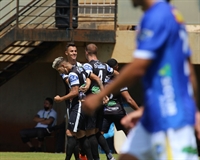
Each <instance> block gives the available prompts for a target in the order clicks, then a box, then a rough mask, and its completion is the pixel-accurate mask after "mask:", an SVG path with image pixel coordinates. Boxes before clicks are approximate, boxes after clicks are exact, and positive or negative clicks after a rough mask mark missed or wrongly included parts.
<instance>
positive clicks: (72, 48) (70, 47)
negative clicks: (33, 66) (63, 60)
mask: <svg viewBox="0 0 200 160" xmlns="http://www.w3.org/2000/svg"><path fill="white" fill-rule="evenodd" d="M65 54H66V56H67V59H68V61H71V60H76V58H77V48H76V45H75V44H74V43H72V42H70V43H68V44H67V45H66V50H65Z"/></svg>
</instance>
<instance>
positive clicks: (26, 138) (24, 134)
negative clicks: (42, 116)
mask: <svg viewBox="0 0 200 160" xmlns="http://www.w3.org/2000/svg"><path fill="white" fill-rule="evenodd" d="M20 136H21V139H22V142H23V143H26V144H27V145H28V146H29V151H31V152H33V151H35V147H34V146H33V145H32V143H31V141H30V139H31V138H35V137H37V130H36V129H35V128H30V129H23V130H21V131H20Z"/></svg>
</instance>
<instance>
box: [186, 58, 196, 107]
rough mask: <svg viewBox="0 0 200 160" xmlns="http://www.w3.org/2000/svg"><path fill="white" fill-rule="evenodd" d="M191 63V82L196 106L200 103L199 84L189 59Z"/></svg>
mask: <svg viewBox="0 0 200 160" xmlns="http://www.w3.org/2000/svg"><path fill="white" fill-rule="evenodd" d="M188 62H189V68H190V81H191V83H192V88H193V92H194V100H195V102H196V104H197V103H198V83H197V78H196V74H195V71H194V67H193V65H192V63H191V60H190V59H188Z"/></svg>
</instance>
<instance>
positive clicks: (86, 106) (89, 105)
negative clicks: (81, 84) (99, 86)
mask: <svg viewBox="0 0 200 160" xmlns="http://www.w3.org/2000/svg"><path fill="white" fill-rule="evenodd" d="M101 105H102V98H101V97H100V96H98V94H90V95H88V96H87V97H86V98H84V100H83V102H82V107H83V110H84V112H85V113H86V114H89V115H92V114H93V113H94V112H95V110H96V109H97V108H98V107H100V106H101Z"/></svg>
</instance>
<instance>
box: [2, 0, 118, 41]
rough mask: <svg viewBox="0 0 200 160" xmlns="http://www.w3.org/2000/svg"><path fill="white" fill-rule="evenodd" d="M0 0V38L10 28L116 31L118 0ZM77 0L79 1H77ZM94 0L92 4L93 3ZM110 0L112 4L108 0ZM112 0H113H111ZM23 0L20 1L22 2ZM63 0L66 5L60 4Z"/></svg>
mask: <svg viewBox="0 0 200 160" xmlns="http://www.w3.org/2000/svg"><path fill="white" fill-rule="evenodd" d="M74 1H75V0H60V1H59V0H32V1H31V2H29V3H27V2H24V1H20V0H10V1H7V0H2V1H1V6H0V13H1V14H0V37H2V35H4V34H5V33H7V32H8V31H9V30H11V29H12V28H15V27H16V28H20V29H23V28H26V29H27V28H28V29H41V28H43V29H44V28H45V29H67V28H68V29H75V28H76V29H107V30H116V21H117V0H110V3H104V2H105V0H98V1H100V2H101V1H102V2H101V3H96V1H97V0H90V3H87V2H85V0H82V1H83V2H82V3H80V2H79V4H78V0H77V3H74ZM79 1H80V0H79ZM93 1H94V3H93ZM111 1H112V3H111ZM113 1H114V2H113ZM22 2H23V3H22ZM59 2H62V3H64V2H66V4H59Z"/></svg>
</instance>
